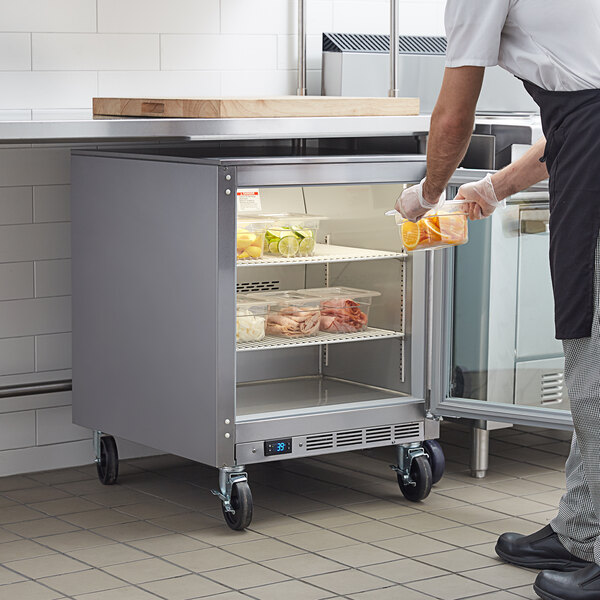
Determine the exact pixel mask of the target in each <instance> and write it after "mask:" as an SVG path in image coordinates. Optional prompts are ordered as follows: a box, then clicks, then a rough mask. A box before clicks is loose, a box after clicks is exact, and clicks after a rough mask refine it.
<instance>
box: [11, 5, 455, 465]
mask: <svg viewBox="0 0 600 600" xmlns="http://www.w3.org/2000/svg"><path fill="white" fill-rule="evenodd" d="M306 1H307V32H308V40H307V67H308V78H307V85H308V92H309V93H310V94H319V93H320V86H321V73H320V69H321V35H322V33H323V32H328V31H337V32H360V33H373V32H374V33H387V32H388V31H389V0H306ZM444 5H445V0H418V1H417V0H401V3H400V7H401V8H400V32H401V33H405V34H428V35H440V34H443V13H444ZM0 15H2V18H1V19H0V120H4V121H18V120H30V119H34V120H49V119H81V118H87V117H89V116H90V114H91V99H92V97H94V96H98V95H102V96H177V95H180V96H218V95H228V96H232V95H281V94H293V93H295V91H296V87H297V81H296V77H297V72H296V64H297V43H298V39H297V35H296V27H297V0H170V1H169V2H167V3H165V2H164V1H162V0H161V1H159V0H19V1H18V2H15V0H0ZM69 152H70V149H69V147H68V146H65V145H56V146H53V147H50V146H41V145H4V146H0V386H5V385H15V384H20V383H23V384H27V383H33V382H42V381H52V380H60V379H68V378H69V377H70V375H71V373H70V367H71V334H70V330H71V312H70V311H71V303H70V293H71V273H70V267H71V264H70V263H71V261H70V255H71V249H70V225H69V221H70V198H69V193H70V191H69V183H70V157H69ZM89 438H90V432H89V431H87V430H85V429H83V428H81V427H77V426H75V425H73V424H72V423H71V394H70V393H54V394H45V395H39V396H22V397H8V398H0V476H1V475H7V474H12V473H18V472H26V471H33V470H42V469H51V468H58V467H63V466H64V467H66V466H72V465H77V464H83V463H86V462H89V461H90V460H91V458H92V447H91V443H90V440H89ZM119 450H120V453H121V454H122V455H123V456H127V455H132V454H140V453H148V452H149V450H148V449H143V448H141V447H137V446H135V445H132V444H127V443H124V442H123V443H121V444H120V447H119Z"/></svg>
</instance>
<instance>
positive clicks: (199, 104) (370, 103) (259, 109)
mask: <svg viewBox="0 0 600 600" xmlns="http://www.w3.org/2000/svg"><path fill="white" fill-rule="evenodd" d="M418 114H419V99H418V98H348V97H340V96H283V97H279V98H277V97H273V98H94V116H112V117H165V118H192V119H218V118H221V119H224V118H230V119H231V118H233V119H238V118H270V117H366V116H406V115H418Z"/></svg>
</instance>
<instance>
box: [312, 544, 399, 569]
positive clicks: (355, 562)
mask: <svg viewBox="0 0 600 600" xmlns="http://www.w3.org/2000/svg"><path fill="white" fill-rule="evenodd" d="M319 554H320V555H321V556H323V557H325V558H329V559H330V560H335V561H337V562H340V563H342V564H344V565H347V566H349V567H365V566H367V565H376V564H378V563H383V562H389V561H392V560H397V559H398V555H397V554H395V553H394V552H390V551H389V550H384V549H383V548H378V547H377V546H372V545H370V544H355V545H353V546H344V547H343V548H334V549H332V550H322V551H321V552H319Z"/></svg>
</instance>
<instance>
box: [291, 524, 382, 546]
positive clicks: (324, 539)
mask: <svg viewBox="0 0 600 600" xmlns="http://www.w3.org/2000/svg"><path fill="white" fill-rule="evenodd" d="M362 525H365V526H366V525H367V524H362ZM376 525H377V524H376V522H374V525H373V526H374V527H375V526H376ZM280 539H281V541H283V542H286V543H288V544H291V545H292V546H297V547H298V548H302V549H303V550H308V551H310V552H318V551H319V550H330V549H331V548H341V547H342V546H350V545H352V544H355V543H356V540H354V539H351V538H349V537H346V536H345V535H341V534H340V533H336V532H334V531H327V530H325V529H321V530H317V531H315V532H310V533H295V534H293V535H284V536H281V537H280Z"/></svg>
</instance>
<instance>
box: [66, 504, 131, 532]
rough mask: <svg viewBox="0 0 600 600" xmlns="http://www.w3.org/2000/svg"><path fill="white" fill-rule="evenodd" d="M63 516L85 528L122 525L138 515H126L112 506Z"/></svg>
mask: <svg viewBox="0 0 600 600" xmlns="http://www.w3.org/2000/svg"><path fill="white" fill-rule="evenodd" d="M62 518H63V519H64V520H65V521H67V522H68V523H73V525H77V526H78V527H84V528H85V529H93V528H98V527H108V526H109V525H117V524H119V525H120V524H121V523H129V522H131V521H136V520H137V519H136V517H132V516H131V515H126V514H125V513H122V512H119V511H118V510H115V509H112V508H100V509H98V510H87V511H85V512H79V513H73V514H68V515H63V516H62Z"/></svg>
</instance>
